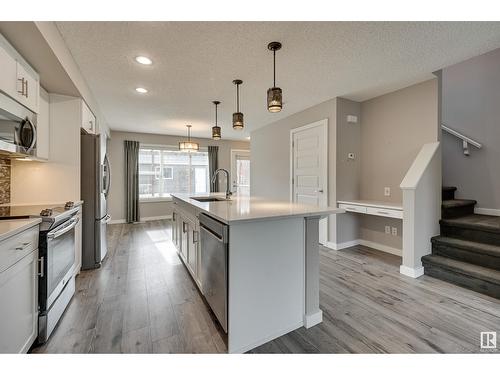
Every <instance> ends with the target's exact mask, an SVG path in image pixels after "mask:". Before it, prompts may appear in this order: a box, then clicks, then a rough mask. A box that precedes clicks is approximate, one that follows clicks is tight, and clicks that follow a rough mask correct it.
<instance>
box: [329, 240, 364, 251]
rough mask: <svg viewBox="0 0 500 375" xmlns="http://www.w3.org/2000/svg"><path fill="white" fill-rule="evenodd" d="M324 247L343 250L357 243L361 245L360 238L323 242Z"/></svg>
mask: <svg viewBox="0 0 500 375" xmlns="http://www.w3.org/2000/svg"><path fill="white" fill-rule="evenodd" d="M322 245H323V246H324V247H327V248H329V249H331V250H342V249H347V248H348V247H353V246H356V245H359V240H354V241H347V242H341V243H335V242H329V241H328V242H325V243H323V244H322Z"/></svg>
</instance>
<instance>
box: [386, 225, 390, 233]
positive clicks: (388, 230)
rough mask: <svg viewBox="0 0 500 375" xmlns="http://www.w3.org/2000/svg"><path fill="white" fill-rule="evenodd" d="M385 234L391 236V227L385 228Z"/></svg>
mask: <svg viewBox="0 0 500 375" xmlns="http://www.w3.org/2000/svg"><path fill="white" fill-rule="evenodd" d="M385 234H391V226H390V225H386V226H385Z"/></svg>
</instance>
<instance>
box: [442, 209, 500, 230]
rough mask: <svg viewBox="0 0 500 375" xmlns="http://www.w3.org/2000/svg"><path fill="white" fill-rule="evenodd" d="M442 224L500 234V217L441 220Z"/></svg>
mask: <svg viewBox="0 0 500 375" xmlns="http://www.w3.org/2000/svg"><path fill="white" fill-rule="evenodd" d="M440 224H441V225H446V226H452V227H458V228H466V229H475V230H481V231H485V232H493V233H499V234H500V216H490V215H479V214H472V215H466V216H462V217H457V218H453V219H441V221H440Z"/></svg>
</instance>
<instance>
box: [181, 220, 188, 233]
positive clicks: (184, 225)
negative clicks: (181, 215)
mask: <svg viewBox="0 0 500 375" xmlns="http://www.w3.org/2000/svg"><path fill="white" fill-rule="evenodd" d="M186 232H187V230H186V223H184V222H182V233H186Z"/></svg>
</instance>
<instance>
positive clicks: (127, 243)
mask: <svg viewBox="0 0 500 375" xmlns="http://www.w3.org/2000/svg"><path fill="white" fill-rule="evenodd" d="M108 232H109V238H108V242H109V255H108V257H107V259H106V260H105V262H104V265H103V267H102V268H101V269H97V270H93V271H84V272H82V273H81V274H80V275H79V276H78V278H77V292H76V295H75V296H74V297H73V300H72V302H71V304H70V305H69V306H68V308H67V310H66V312H65V314H64V315H63V317H62V319H61V321H60V322H59V325H58V326H57V328H56V330H55V332H54V334H53V336H52V337H51V339H50V340H49V342H48V343H47V344H45V345H43V346H41V347H38V348H35V349H33V352H35V353H223V352H225V351H226V345H225V343H224V335H223V334H222V333H221V330H220V329H219V328H218V325H217V324H216V323H214V317H213V314H212V313H211V312H210V310H209V309H208V308H207V306H206V305H205V304H204V302H203V300H202V298H201V297H200V295H199V293H198V291H197V289H196V286H195V284H194V282H193V281H192V280H191V278H190V276H189V275H188V273H187V271H186V269H185V268H184V266H183V265H182V263H181V261H180V260H179V258H178V257H177V254H176V252H175V249H174V247H173V245H172V243H171V242H170V222H169V221H155V222H148V223H143V224H134V225H129V224H116V225H110V226H109V230H108ZM320 259H321V261H320V262H321V263H320V267H321V269H320V304H321V308H322V310H323V323H321V324H319V325H317V326H315V327H312V328H310V329H308V330H306V329H305V328H300V329H298V330H295V331H293V332H291V333H289V334H287V335H285V336H282V337H280V338H278V339H276V340H273V341H271V342H269V343H267V344H264V345H262V346H260V347H258V348H256V349H254V350H252V353H436V352H437V353H468V352H479V351H480V332H482V331H500V301H499V300H496V299H493V298H490V297H487V296H483V295H481V294H478V293H475V292H472V291H469V290H466V289H463V288H460V287H456V286H454V285H451V284H448V283H446V282H443V281H440V280H436V279H433V278H430V277H428V276H425V275H424V276H422V277H420V278H419V279H411V278H408V277H405V276H402V275H400V274H399V264H400V258H399V257H396V256H393V255H390V254H385V253H382V252H379V251H376V250H372V249H370V248H367V247H363V246H356V247H353V248H350V249H347V250H343V251H339V252H333V251H326V249H324V248H323V249H322V250H321V257H320Z"/></svg>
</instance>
